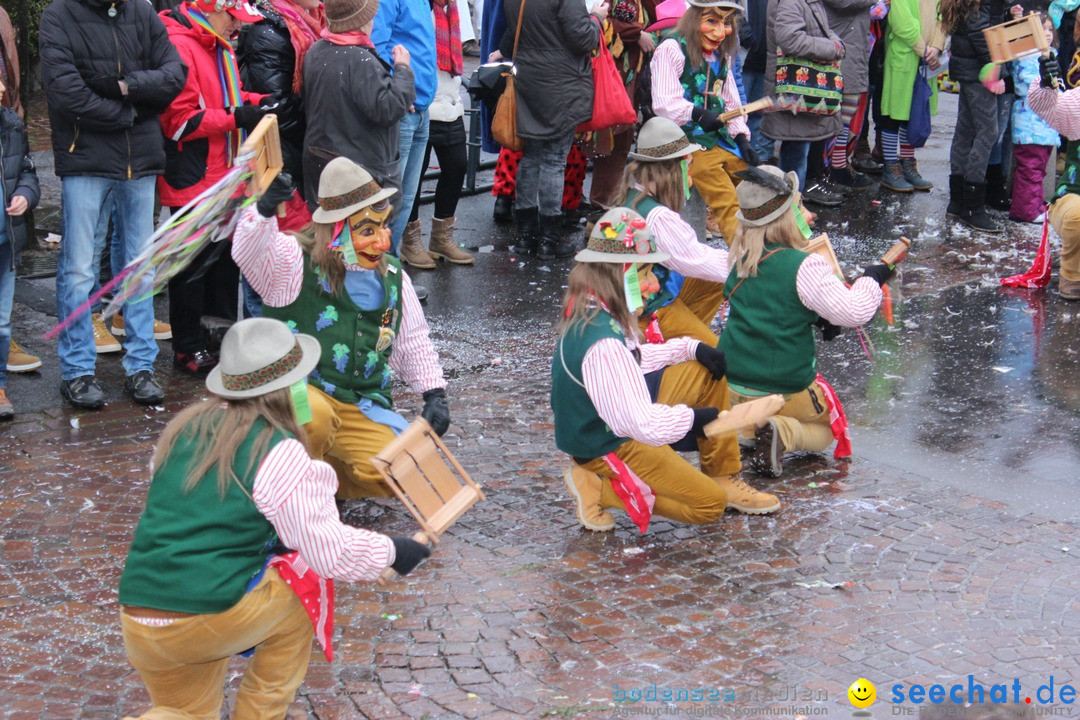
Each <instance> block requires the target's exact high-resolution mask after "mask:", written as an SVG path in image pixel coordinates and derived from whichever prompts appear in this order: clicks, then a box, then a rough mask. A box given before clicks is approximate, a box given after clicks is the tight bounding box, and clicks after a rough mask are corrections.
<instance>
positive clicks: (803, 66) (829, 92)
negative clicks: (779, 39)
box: [775, 9, 844, 115]
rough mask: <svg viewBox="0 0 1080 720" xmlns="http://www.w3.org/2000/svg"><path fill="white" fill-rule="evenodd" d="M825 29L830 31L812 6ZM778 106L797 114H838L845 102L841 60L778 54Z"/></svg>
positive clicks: (826, 34)
mask: <svg viewBox="0 0 1080 720" xmlns="http://www.w3.org/2000/svg"><path fill="white" fill-rule="evenodd" d="M810 12H811V14H812V15H813V16H814V19H815V20H817V23H818V26H819V27H821V31H822V32H823V33H825V36H826V37H828V35H829V33H828V31H827V30H826V29H825V26H824V25H823V24H822V22H821V18H819V17H818V16H817V13H815V12H814V11H813V10H812V9H811V11H810ZM775 81H776V85H775V88H776V107H777V108H778V109H779V110H790V111H791V112H793V113H807V114H810V115H836V114H837V113H839V112H840V105H841V104H842V103H843V101H844V77H843V75H842V74H841V73H840V61H839V60H832V61H826V62H817V61H814V60H809V59H807V58H801V57H798V56H797V55H784V54H783V53H782V52H780V51H779V49H778V50H777V55H776V77H775Z"/></svg>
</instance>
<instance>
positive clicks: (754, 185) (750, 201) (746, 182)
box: [735, 165, 799, 227]
mask: <svg viewBox="0 0 1080 720" xmlns="http://www.w3.org/2000/svg"><path fill="white" fill-rule="evenodd" d="M735 177H737V178H739V179H740V180H742V182H741V183H739V184H738V185H737V186H736V187H735V196H736V197H737V198H738V199H739V209H738V210H737V211H736V212H735V217H736V218H738V219H739V222H742V223H745V224H746V225H752V226H754V227H761V226H762V225H768V224H769V223H771V222H772V221H773V220H776V219H777V218H779V217H780V216H781V215H783V214H784V212H785V211H787V209H788V207H790V206H791V204H792V203H793V202H797V201H798V199H799V176H798V175H796V174H795V173H794V172H789V173H787V174H786V175H785V174H784V171H783V170H781V169H780V168H778V167H773V166H772V165H761V166H758V167H748V168H747V169H746V170H740V171H738V172H736V173H735Z"/></svg>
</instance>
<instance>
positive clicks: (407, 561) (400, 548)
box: [390, 537, 431, 575]
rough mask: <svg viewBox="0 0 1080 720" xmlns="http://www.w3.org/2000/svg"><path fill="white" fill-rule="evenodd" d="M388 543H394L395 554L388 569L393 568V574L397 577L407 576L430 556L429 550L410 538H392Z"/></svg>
mask: <svg viewBox="0 0 1080 720" xmlns="http://www.w3.org/2000/svg"><path fill="white" fill-rule="evenodd" d="M390 541H391V542H392V543H394V551H395V553H396V554H397V557H396V558H395V559H394V562H393V563H392V564H391V565H390V567H392V568H394V572H396V573H397V574H398V575H408V574H409V573H411V572H412V571H413V569H414V568H415V567H416V566H417V565H419V564H420V561H421V560H423V559H425V558H426V557H428V556H429V555H431V548H429V547H428V546H427V545H424V544H423V543H418V542H416V541H415V540H413V539H411V538H406V537H392V538H390Z"/></svg>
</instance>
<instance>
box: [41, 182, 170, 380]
mask: <svg viewBox="0 0 1080 720" xmlns="http://www.w3.org/2000/svg"><path fill="white" fill-rule="evenodd" d="M156 183H157V178H156V177H154V176H152V175H151V176H147V177H144V178H139V179H138V180H113V179H110V178H99V177H87V176H72V177H65V178H62V190H61V202H62V203H63V218H62V220H61V227H62V229H63V237H64V242H63V243H61V245H60V260H59V263H58V265H57V269H56V309H57V313H58V315H59V317H60V321H61V322H63V321H64V320H66V319H67V318H68V316H70V315H72V314H73V313H74V312H75V310H77V309H78V308H79V307H80V306H82V305H83V304H84V303H85V302H86V301H87V299H88V298H89V296H90V291H91V290H92V289H93V287H94V282H95V279H96V278H97V274H98V268H97V267H94V258H95V256H97V257H98V258H100V251H99V250H98V247H99V243H104V242H105V238H104V237H99V235H98V231H99V229H100V228H101V227H102V226H103V225H102V223H101V222H100V220H101V216H102V214H103V213H107V212H109V211H110V210H111V205H110V203H109V202H108V201H109V198H110V195H111V196H112V200H113V202H115V203H116V210H117V213H116V218H117V221H118V228H117V232H118V233H119V235H120V243H121V249H122V251H123V257H122V258H120V262H121V263H122V264H123V265H127V264H128V263H129V262H131V261H132V260H133V259H135V257H136V256H137V255H138V254H139V253H141V252H142V251H143V250H145V249H146V247H147V241H148V240H149V239H150V236H151V235H153V233H154V186H155V184H156ZM151 282H152V276H148V277H147V278H145V279H144V281H143V287H142V288H140V292H138V293H136V295H135V297H136V298H142V299H140V300H139V301H138V302H128V303H127V304H126V305H125V306H124V328H125V330H127V334H126V335H125V338H124V349H125V350H126V352H125V354H124V360H123V365H124V372H125V373H127V374H128V375H131V374H133V373H136V372H138V371H140V370H151V371H152V370H153V369H154V360H155V359H157V354H158V347H157V343H156V342H155V341H154V299H153V297H152V296H151V295H150V290H151ZM57 352H58V354H59V355H60V377H62V378H63V379H64V380H72V379H74V378H77V377H81V376H83V375H93V374H94V365H95V362H96V361H97V350H96V347H95V345H94V330H93V327H92V326H91V323H90V314H89V313H83V314H82V315H80V316H79V317H78V318H76V319H75V320H74V321H73V322H72V323H71V324H70V325H68V326H67V327H66V328H64V330H63V331H62V332H61V333H60V338H59V344H58V347H57Z"/></svg>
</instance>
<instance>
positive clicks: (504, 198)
mask: <svg viewBox="0 0 1080 720" xmlns="http://www.w3.org/2000/svg"><path fill="white" fill-rule="evenodd" d="M492 217H493V218H494V220H495V222H496V223H498V224H499V225H506V224H507V223H510V222H511V221H513V219H514V198H513V197H511V196H510V195H496V196H495V212H494V213H492Z"/></svg>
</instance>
